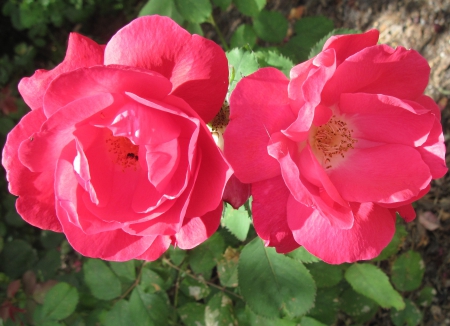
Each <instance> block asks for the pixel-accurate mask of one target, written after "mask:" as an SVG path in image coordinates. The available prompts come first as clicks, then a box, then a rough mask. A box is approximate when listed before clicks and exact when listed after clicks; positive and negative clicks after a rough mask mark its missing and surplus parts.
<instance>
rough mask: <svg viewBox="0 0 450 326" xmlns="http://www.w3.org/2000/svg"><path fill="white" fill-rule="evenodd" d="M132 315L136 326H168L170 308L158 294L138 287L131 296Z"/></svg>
mask: <svg viewBox="0 0 450 326" xmlns="http://www.w3.org/2000/svg"><path fill="white" fill-rule="evenodd" d="M129 302H130V305H129V308H130V313H131V316H132V318H133V319H134V323H135V324H136V325H167V320H168V318H169V306H168V304H167V302H166V301H165V300H164V299H163V298H162V297H161V296H159V295H158V294H155V293H145V292H144V291H143V290H142V289H141V287H140V286H137V287H136V288H135V289H134V290H133V292H131V296H130V301H129Z"/></svg>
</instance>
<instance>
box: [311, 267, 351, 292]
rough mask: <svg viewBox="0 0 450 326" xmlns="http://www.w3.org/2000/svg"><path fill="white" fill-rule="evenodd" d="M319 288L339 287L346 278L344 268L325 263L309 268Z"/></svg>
mask: <svg viewBox="0 0 450 326" xmlns="http://www.w3.org/2000/svg"><path fill="white" fill-rule="evenodd" d="M307 268H308V270H309V272H310V273H311V275H312V277H313V278H314V280H315V281H316V285H317V287H318V288H326V287H331V286H334V285H337V284H338V283H339V282H340V281H341V280H342V278H343V277H344V274H343V269H342V266H339V265H328V264H326V263H324V262H318V263H316V264H310V265H308V266H307Z"/></svg>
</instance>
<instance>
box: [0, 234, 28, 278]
mask: <svg viewBox="0 0 450 326" xmlns="http://www.w3.org/2000/svg"><path fill="white" fill-rule="evenodd" d="M36 260H37V255H36V251H35V250H34V249H33V248H32V247H31V246H30V245H29V244H28V242H25V241H23V240H13V241H11V242H6V243H5V245H4V247H3V251H2V252H1V254H0V269H1V270H2V271H3V272H4V273H5V274H6V275H8V276H9V277H10V278H12V279H17V278H19V277H20V276H21V275H22V274H23V273H25V271H26V270H28V269H31V267H32V266H33V265H34V263H35V262H36Z"/></svg>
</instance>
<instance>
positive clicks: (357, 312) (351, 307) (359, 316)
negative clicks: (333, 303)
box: [341, 287, 378, 323]
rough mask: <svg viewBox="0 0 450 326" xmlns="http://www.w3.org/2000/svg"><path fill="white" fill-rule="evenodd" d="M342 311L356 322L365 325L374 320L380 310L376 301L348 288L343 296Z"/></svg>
mask: <svg viewBox="0 0 450 326" xmlns="http://www.w3.org/2000/svg"><path fill="white" fill-rule="evenodd" d="M341 309H342V311H344V312H345V313H346V314H347V315H349V316H351V317H352V318H353V320H354V321H355V322H358V323H365V322H367V321H369V320H371V319H372V317H373V316H374V315H375V314H376V312H377V310H378V305H377V304H376V303H375V301H373V300H371V299H369V298H368V297H366V296H364V295H361V294H359V293H357V292H355V291H354V290H353V289H352V288H350V287H349V288H347V289H346V290H345V291H344V292H343V293H342V296H341Z"/></svg>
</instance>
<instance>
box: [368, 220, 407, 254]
mask: <svg viewBox="0 0 450 326" xmlns="http://www.w3.org/2000/svg"><path fill="white" fill-rule="evenodd" d="M407 234H408V233H407V232H406V229H405V222H403V219H402V218H401V217H399V216H397V222H396V225H395V234H394V237H393V238H392V240H391V242H390V243H389V244H388V246H387V247H386V248H384V249H383V251H381V253H380V255H379V256H378V257H376V258H374V259H373V261H381V260H385V259H387V258H389V257H391V256H392V255H394V254H396V253H397V252H398V250H399V249H400V245H401V244H402V243H403V241H404V240H405V237H406V235H407Z"/></svg>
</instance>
